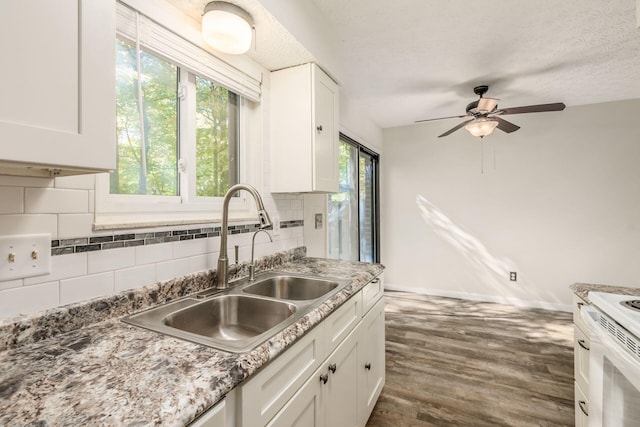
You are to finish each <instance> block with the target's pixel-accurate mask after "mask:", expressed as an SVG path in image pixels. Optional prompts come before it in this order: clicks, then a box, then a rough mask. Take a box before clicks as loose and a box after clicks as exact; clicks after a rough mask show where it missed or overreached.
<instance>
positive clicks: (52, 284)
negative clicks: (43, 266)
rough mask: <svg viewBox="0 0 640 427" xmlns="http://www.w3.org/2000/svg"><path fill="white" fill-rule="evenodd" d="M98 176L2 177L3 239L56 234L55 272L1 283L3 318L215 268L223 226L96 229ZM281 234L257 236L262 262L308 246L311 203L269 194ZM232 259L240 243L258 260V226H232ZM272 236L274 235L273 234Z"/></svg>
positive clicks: (245, 256) (242, 254)
mask: <svg viewBox="0 0 640 427" xmlns="http://www.w3.org/2000/svg"><path fill="white" fill-rule="evenodd" d="M94 187H95V176H94V175H81V176H73V177H64V178H55V179H45V178H25V177H12V176H0V200H1V203H0V235H12V234H32V233H49V234H50V235H51V239H52V241H51V253H52V255H54V256H52V258H51V267H52V271H51V274H47V275H44V276H36V277H30V278H27V279H19V280H10V281H0V318H7V317H13V316H16V315H19V314H28V313H33V312H36V311H40V310H44V309H48V308H53V307H57V306H60V305H65V304H69V303H75V302H79V301H83V300H88V299H91V298H96V297H102V296H107V295H111V294H114V293H116V292H120V291H123V290H128V289H136V288H140V287H142V286H145V285H148V284H152V283H156V282H158V281H164V280H169V279H172V278H175V277H180V276H183V275H186V274H190V273H194V272H197V271H203V270H207V269H212V268H215V266H216V263H217V258H218V251H219V249H220V237H219V233H220V227H219V224H198V225H193V226H185V225H180V226H173V227H153V228H149V229H135V230H118V231H117V232H115V233H112V234H110V233H108V232H105V231H100V232H94V231H93V230H92V224H93V216H94ZM262 196H263V200H264V203H265V207H266V209H267V211H268V212H269V213H270V215H271V217H272V219H275V218H278V220H279V224H280V229H279V231H278V232H277V234H276V235H273V242H270V241H269V239H268V238H267V237H266V236H260V235H258V236H257V237H256V247H255V256H256V258H259V257H263V256H266V255H270V254H273V253H276V252H280V251H285V250H289V249H293V248H296V247H299V246H303V245H304V237H303V227H302V219H303V198H302V196H300V195H293V194H270V193H267V192H265V193H263V194H262ZM229 228H230V231H229V233H230V234H229V240H228V245H229V255H230V259H231V262H232V263H233V261H234V260H233V255H234V254H233V246H234V245H238V246H239V262H245V261H248V260H249V258H250V257H251V237H252V232H253V231H255V230H256V228H257V224H253V223H251V222H248V223H247V222H246V221H245V222H243V223H238V224H232V225H231V226H230V227H229ZM270 233H273V231H271V232H270Z"/></svg>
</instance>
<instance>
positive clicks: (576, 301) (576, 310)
mask: <svg viewBox="0 0 640 427" xmlns="http://www.w3.org/2000/svg"><path fill="white" fill-rule="evenodd" d="M585 305H589V304H588V303H587V302H586V301H585V300H583V299H582V298H580V297H579V296H577V295H574V296H573V323H575V324H576V325H577V326H578V327H579V328H580V329H582V331H583V332H585V333H586V334H587V335H589V325H587V324H586V323H585V322H584V320H582V315H581V314H580V310H581V308H582V307H583V306H585Z"/></svg>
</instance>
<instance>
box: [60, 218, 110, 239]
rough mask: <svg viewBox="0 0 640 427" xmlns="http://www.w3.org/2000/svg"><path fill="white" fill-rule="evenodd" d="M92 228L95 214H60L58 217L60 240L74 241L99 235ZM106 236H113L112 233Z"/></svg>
mask: <svg viewBox="0 0 640 427" xmlns="http://www.w3.org/2000/svg"><path fill="white" fill-rule="evenodd" d="M92 226H93V214H90V213H84V214H60V215H58V238H59V239H73V238H76V237H87V236H92V235H94V234H99V233H93V231H92ZM103 234H105V233H103ZM106 234H111V232H108V233H106Z"/></svg>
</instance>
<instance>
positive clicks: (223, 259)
mask: <svg viewBox="0 0 640 427" xmlns="http://www.w3.org/2000/svg"><path fill="white" fill-rule="evenodd" d="M240 190H246V191H248V192H249V194H251V196H253V199H254V200H255V202H256V206H257V207H258V220H259V221H260V229H261V230H263V229H265V228H268V227H271V226H272V225H273V224H272V223H271V218H269V214H268V213H267V211H266V210H265V209H264V204H263V203H262V197H260V194H259V193H258V190H256V189H255V188H253V187H252V186H250V185H248V184H236V185H234V186H232V187H231V188H229V191H227V194H225V195H224V202H223V204H222V229H221V230H220V256H219V257H218V270H217V271H216V276H217V283H216V288H217V289H226V288H227V287H228V286H229V258H227V232H228V230H227V224H228V222H229V201H230V200H231V197H232V196H233V195H234V194H235V193H236V192H237V191H240Z"/></svg>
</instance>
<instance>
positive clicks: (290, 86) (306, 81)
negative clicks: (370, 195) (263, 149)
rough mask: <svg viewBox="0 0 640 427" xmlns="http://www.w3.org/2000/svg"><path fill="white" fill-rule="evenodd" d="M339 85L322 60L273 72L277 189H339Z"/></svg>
mask: <svg viewBox="0 0 640 427" xmlns="http://www.w3.org/2000/svg"><path fill="white" fill-rule="evenodd" d="M338 103H339V97H338V86H337V84H336V83H335V82H334V81H333V80H331V78H330V77H329V76H327V75H326V74H325V73H324V72H323V71H322V70H321V69H320V68H319V67H318V66H317V65H316V64H304V65H299V66H297V67H292V68H286V69H284V70H279V71H274V72H272V73H271V165H272V169H271V191H272V192H274V193H303V192H305V193H307V192H316V193H333V192H337V191H338V139H339V126H338Z"/></svg>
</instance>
